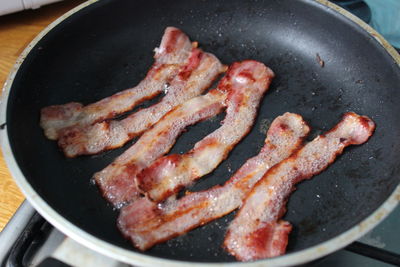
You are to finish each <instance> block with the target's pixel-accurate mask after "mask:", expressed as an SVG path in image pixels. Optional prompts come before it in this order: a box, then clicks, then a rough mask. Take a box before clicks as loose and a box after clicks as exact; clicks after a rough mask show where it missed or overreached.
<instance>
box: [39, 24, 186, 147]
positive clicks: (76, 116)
mask: <svg viewBox="0 0 400 267" xmlns="http://www.w3.org/2000/svg"><path fill="white" fill-rule="evenodd" d="M191 50H192V44H191V43H190V40H189V38H188V37H187V36H186V35H185V34H184V33H183V32H181V31H180V30H179V29H177V28H174V27H168V28H166V30H165V33H164V36H163V38H162V41H161V44H160V47H159V48H157V49H156V50H155V55H154V58H155V63H154V64H153V66H152V67H151V68H150V70H149V72H148V73H147V75H146V77H145V78H144V79H143V80H142V81H141V82H140V83H139V84H138V85H137V86H136V87H134V88H131V89H127V90H124V91H121V92H119V93H116V94H114V95H112V96H110V97H107V98H104V99H102V100H100V101H98V102H96V103H93V104H90V105H87V106H83V105H82V104H81V103H77V102H71V103H67V104H64V105H53V106H48V107H45V108H43V109H42V110H41V118H40V125H41V127H42V128H43V129H44V133H45V135H46V137H47V138H49V139H51V140H57V139H58V138H59V133H60V132H61V131H62V130H63V129H65V128H67V127H69V126H73V125H79V126H85V125H90V124H93V123H96V122H100V121H103V120H105V119H109V118H113V117H115V116H116V115H118V114H121V113H124V112H126V111H128V110H131V109H132V108H133V107H134V106H136V105H138V104H139V103H141V102H143V101H145V100H147V99H150V98H153V97H155V96H156V95H158V94H159V93H160V92H162V91H163V90H164V86H165V85H166V84H167V83H168V81H170V80H171V79H172V78H173V77H174V76H175V75H176V74H177V73H178V71H179V69H180V68H181V67H182V66H183V65H184V64H185V63H186V61H187V59H188V57H189V54H190V51H191Z"/></svg>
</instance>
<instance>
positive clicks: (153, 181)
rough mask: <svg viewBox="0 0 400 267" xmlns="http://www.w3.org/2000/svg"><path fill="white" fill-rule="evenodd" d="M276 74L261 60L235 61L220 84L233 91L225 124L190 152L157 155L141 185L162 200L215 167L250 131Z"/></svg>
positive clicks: (141, 187)
mask: <svg viewBox="0 0 400 267" xmlns="http://www.w3.org/2000/svg"><path fill="white" fill-rule="evenodd" d="M273 77H274V73H273V72H272V70H270V69H269V68H267V67H266V66H265V65H264V64H262V63H260V62H257V61H254V60H246V61H242V62H240V63H239V62H236V63H233V64H232V65H231V66H230V67H229V71H228V73H227V79H224V80H223V81H222V82H221V83H220V85H219V88H220V89H221V90H225V91H229V94H228V98H227V100H226V105H227V110H226V117H225V119H224V121H223V122H222V126H221V127H220V128H218V129H217V130H215V131H214V132H213V133H211V134H209V135H208V136H206V137H205V138H204V139H202V140H201V141H199V142H197V143H196V144H195V146H194V148H193V149H192V150H190V151H189V152H187V153H186V154H183V155H177V154H174V155H168V156H165V157H162V158H160V159H157V160H156V161H155V162H154V163H153V164H151V165H150V166H149V167H147V168H146V169H144V170H143V171H142V172H141V173H140V174H139V175H138V184H139V188H140V189H142V190H143V191H144V192H145V193H146V195H147V196H148V197H150V198H151V199H152V200H154V201H161V200H164V199H166V198H167V197H169V196H171V195H173V194H175V193H177V192H178V191H179V190H180V189H182V188H183V187H185V186H187V185H189V184H190V183H192V182H193V181H194V180H196V179H198V178H200V177H202V176H204V175H206V174H208V173H210V172H211V171H212V170H214V169H215V168H216V167H217V166H218V165H219V164H220V163H221V161H222V160H224V159H225V158H226V157H227V156H228V153H229V152H230V151H231V150H232V148H233V147H234V146H235V145H236V144H237V143H238V142H239V141H240V140H241V139H242V138H243V137H244V136H245V135H246V134H247V133H248V132H249V131H250V129H251V127H252V126H253V123H254V119H255V117H256V115H257V109H258V106H259V103H260V101H261V99H262V97H263V95H264V93H265V92H266V91H267V90H268V88H269V85H270V83H271V81H272V78H273Z"/></svg>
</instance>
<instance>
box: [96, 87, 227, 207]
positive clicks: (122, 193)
mask: <svg viewBox="0 0 400 267" xmlns="http://www.w3.org/2000/svg"><path fill="white" fill-rule="evenodd" d="M226 95H227V94H226V92H223V91H220V90H216V89H214V90H212V91H210V92H209V93H207V94H206V95H203V96H198V97H195V98H192V99H190V100H188V101H186V102H185V103H183V104H181V105H180V106H178V107H176V108H175V109H173V110H171V111H170V112H169V113H167V114H166V115H165V116H164V117H163V118H162V119H161V120H160V121H159V122H158V123H156V124H155V125H154V126H153V128H151V129H150V130H148V131H146V132H145V133H144V134H143V135H142V136H141V137H140V138H139V140H138V141H137V142H136V143H135V144H134V145H132V146H131V147H130V148H129V149H128V150H126V151H125V152H124V153H123V154H121V155H120V156H119V157H118V158H117V159H115V160H114V162H113V163H111V164H110V165H109V166H107V167H106V168H105V169H103V170H102V171H100V172H98V173H96V174H95V175H94V178H95V181H96V184H97V185H98V187H99V188H100V190H101V191H102V192H103V196H104V197H105V198H106V199H107V200H108V201H110V202H111V203H112V204H114V205H115V206H116V207H120V206H122V205H123V204H125V203H126V202H129V201H131V200H135V199H137V197H138V196H139V191H138V189H137V186H136V181H135V180H136V175H137V174H138V173H139V172H140V171H141V170H142V169H143V168H145V167H147V166H148V165H150V164H151V163H152V162H153V161H154V160H155V159H157V158H159V157H161V156H162V155H164V154H165V153H167V152H168V151H169V150H170V149H171V147H172V146H173V144H174V143H175V140H176V138H177V137H178V136H179V134H180V133H181V132H182V131H183V130H184V129H185V128H186V127H187V126H189V125H191V124H194V123H196V122H198V121H200V120H204V119H207V118H210V117H212V116H214V115H216V114H218V113H220V112H221V111H222V109H223V108H224V105H223V102H224V100H225V98H226Z"/></svg>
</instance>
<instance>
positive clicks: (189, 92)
mask: <svg viewBox="0 0 400 267" xmlns="http://www.w3.org/2000/svg"><path fill="white" fill-rule="evenodd" d="M224 70H225V68H224V66H223V65H222V64H221V62H220V61H219V60H218V59H217V58H216V57H215V56H213V55H211V54H209V53H204V52H203V51H201V50H200V49H198V48H193V49H192V52H191V55H190V57H189V60H188V62H187V63H186V65H184V66H183V67H182V68H181V70H180V72H179V73H178V75H176V76H175V77H174V78H173V79H172V81H171V82H170V83H169V86H168V87H167V88H166V95H165V96H164V97H163V98H162V100H161V101H160V102H159V103H157V104H154V105H152V106H150V107H148V108H145V109H141V110H139V111H137V112H135V113H133V114H131V115H130V116H128V117H127V118H125V119H123V120H110V121H103V122H100V123H96V124H93V125H88V126H85V127H72V128H70V129H67V130H66V131H64V132H63V134H62V136H61V137H60V139H59V142H58V144H59V146H60V147H61V148H62V149H63V150H64V153H65V155H66V156H67V157H74V156H77V155H83V154H95V153H99V152H102V151H104V150H109V149H115V148H117V147H121V146H122V145H124V144H125V143H126V142H128V141H129V140H131V139H132V138H134V137H136V136H138V135H140V134H142V133H143V132H144V131H145V130H147V129H148V128H150V127H151V126H152V125H153V124H155V123H156V122H157V121H158V120H159V119H160V118H161V117H163V116H164V115H165V114H166V113H167V112H168V111H170V110H171V109H172V108H174V107H175V106H177V105H179V104H181V103H183V102H185V101H187V100H189V99H191V98H193V97H195V96H198V95H200V94H201V93H202V92H203V91H204V90H206V89H207V88H208V87H209V86H210V85H211V83H212V82H213V81H214V80H215V78H216V77H217V76H218V75H219V74H220V73H221V72H223V71H224Z"/></svg>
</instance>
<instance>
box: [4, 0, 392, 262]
mask: <svg viewBox="0 0 400 267" xmlns="http://www.w3.org/2000/svg"><path fill="white" fill-rule="evenodd" d="M167 26H176V27H178V28H180V29H182V30H183V31H184V32H185V33H187V34H188V35H189V36H190V38H191V40H196V41H198V42H199V46H200V47H201V48H202V49H204V50H205V51H207V52H211V53H214V54H215V55H216V56H217V57H218V58H219V59H220V60H221V61H222V62H223V63H225V64H230V63H232V62H235V61H241V60H244V59H255V60H258V61H261V62H263V63H265V64H266V65H268V66H269V67H270V68H271V69H273V70H274V72H275V73H276V78H275V80H274V81H273V83H272V85H271V88H270V90H269V91H268V92H267V94H266V96H265V97H264V99H263V101H262V103H261V105H260V109H259V114H258V117H257V121H256V123H255V125H254V127H253V129H252V131H251V132H250V133H249V134H248V135H247V136H246V137H245V138H244V139H243V141H242V142H241V143H240V144H239V145H237V146H236V147H235V148H234V149H233V151H232V152H231V153H230V155H229V157H228V158H227V159H226V160H225V161H224V162H223V163H222V164H221V165H220V166H219V167H218V168H217V169H216V170H215V171H214V172H213V173H211V174H209V175H207V176H206V177H204V178H203V179H201V180H200V181H199V182H198V183H197V184H196V185H195V186H194V187H192V188H190V190H195V191H196V190H201V189H205V188H208V187H210V186H212V185H215V184H221V183H223V182H224V181H226V180H227V179H228V178H229V177H230V176H231V175H232V174H233V173H234V171H235V170H237V169H238V168H239V167H240V166H241V165H242V164H243V163H244V162H245V161H246V160H247V159H248V158H249V157H251V156H253V155H255V154H257V153H258V151H259V149H260V148H261V146H262V145H263V141H264V138H265V125H266V124H268V123H269V122H271V121H272V120H273V119H274V118H275V117H277V116H279V115H281V114H283V113H284V112H295V113H299V114H300V115H302V116H303V117H304V118H305V119H306V120H307V122H309V124H310V126H311V127H312V128H313V136H315V135H317V134H319V133H322V132H324V131H326V130H328V129H330V128H331V127H333V126H334V125H335V124H336V123H337V122H338V121H339V120H340V118H341V116H342V114H343V113H345V112H347V111H354V112H356V113H359V114H363V115H367V116H370V117H371V118H372V119H373V120H374V121H375V122H376V124H377V128H376V131H375V133H374V135H373V136H372V138H371V139H370V140H369V141H368V143H366V144H364V145H362V146H359V147H351V148H348V149H347V150H345V152H344V154H343V155H342V156H340V157H339V158H338V159H337V161H336V162H335V163H334V164H333V165H332V166H331V167H329V168H328V169H327V170H326V171H324V172H323V173H321V174H320V175H318V176H316V177H314V178H313V179H312V180H309V181H306V182H303V183H301V184H299V185H298V186H297V190H296V191H295V192H294V193H293V194H292V195H291V197H290V199H289V202H288V211H287V214H286V215H285V217H284V219H285V220H288V221H289V222H291V223H292V224H293V227H294V230H293V232H292V233H291V235H290V240H289V247H288V253H291V252H295V251H299V250H302V249H305V248H308V247H310V246H313V245H317V244H319V243H321V242H323V241H326V240H329V239H330V238H333V237H335V236H337V235H338V234H341V233H343V232H344V231H346V230H348V229H350V228H351V227H353V226H355V225H356V224H357V223H359V222H360V221H362V220H363V219H365V218H366V217H367V216H368V215H369V214H371V213H372V212H373V211H374V210H376V209H377V208H378V207H379V206H380V205H381V204H382V203H383V202H384V201H385V200H386V199H387V198H388V196H389V195H390V193H391V192H393V190H394V189H395V187H396V186H397V185H398V184H399V177H400V175H399V174H400V166H399V165H398V162H400V155H399V153H398V151H400V136H399V133H400V116H398V114H400V105H398V103H400V94H399V93H398V90H399V84H400V70H399V68H398V66H397V64H396V63H395V62H394V60H393V59H392V58H391V56H390V55H389V54H388V53H387V52H386V51H385V49H384V48H383V47H382V46H380V45H379V44H378V43H377V42H376V40H375V39H373V38H372V37H371V36H370V35H368V34H367V33H366V32H365V31H364V30H362V29H361V28H360V27H359V26H358V25H357V24H355V23H354V22H352V21H350V20H349V19H347V18H345V17H343V16H342V15H340V14H338V13H336V12H334V11H333V10H331V9H329V8H327V7H325V6H323V5H321V4H318V3H316V2H313V1H305V0H304V1H300V0H299V1H292V0H280V1H239V0H235V1H228V0H223V1H211V0H210V1H184V0H177V1H166V0H165V1H163V0H146V1H142V0H137V1H129V0H125V1H124V0H113V1H111V0H104V1H99V2H96V3H94V4H92V5H90V6H88V7H86V8H84V9H82V10H80V11H79V12H77V13H75V14H74V15H72V16H70V17H68V18H67V19H66V20H65V21H63V22H62V23H60V24H59V25H58V26H56V27H55V28H54V29H53V30H51V31H50V32H49V33H48V34H47V35H46V36H45V37H44V38H43V39H41V40H40V41H39V43H38V44H37V45H36V46H35V47H34V48H33V49H32V51H31V52H30V54H29V55H28V57H27V58H26V59H25V61H24V63H23V64H22V65H21V67H20V69H19V71H18V73H17V75H16V77H15V79H14V81H13V84H12V90H11V92H10V96H9V100H8V101H9V102H8V109H7V129H8V135H9V138H10V143H11V147H12V150H13V153H14V155H15V158H16V160H17V162H18V165H19V167H20V168H21V170H22V172H23V174H24V176H25V177H26V179H27V180H28V182H29V183H30V184H31V185H32V187H33V188H34V190H35V191H36V192H37V193H38V194H39V195H40V197H42V198H43V199H44V200H45V201H46V202H47V203H48V204H49V205H50V206H51V207H52V208H53V209H54V210H55V211H57V212H58V213H59V214H61V215H62V216H63V217H65V218H66V219H67V220H68V221H70V222H72V223H73V224H74V225H76V226H77V227H79V228H81V229H83V230H84V231H86V232H88V233H90V234H92V235H94V236H96V237H98V238H100V239H102V240H104V241H106V242H109V243H112V244H114V245H116V246H118V247H122V248H126V249H130V250H133V251H136V250H135V249H134V248H133V247H132V246H131V244H130V243H129V242H128V241H126V240H124V239H123V238H122V235H120V233H119V232H118V230H117V228H116V218H117V215H118V212H117V211H115V210H113V209H112V207H111V206H110V205H108V204H107V203H106V201H105V200H104V199H102V197H101V195H100V193H99V192H98V190H97V188H96V186H94V185H93V184H92V183H91V177H92V175H93V174H94V173H95V172H97V171H99V170H101V169H102V168H104V167H105V166H107V165H108V164H109V163H111V162H112V161H113V159H114V158H115V157H117V156H118V155H119V154H121V153H122V152H123V151H124V150H125V149H126V148H128V147H129V146H130V145H131V144H132V142H131V143H129V144H127V145H126V146H124V147H123V148H120V149H117V150H114V151H110V152H107V153H104V154H101V155H97V156H91V157H78V158H75V159H66V158H65V157H64V156H63V154H62V153H61V152H60V151H59V149H58V148H57V145H56V143H55V142H53V141H49V140H47V139H46V138H45V137H44V135H43V132H42V130H41V128H40V126H39V115H40V109H41V108H42V107H45V106H48V105H54V104H63V103H67V102H71V101H74V102H81V103H84V104H88V103H92V102H94V101H96V100H100V99H102V98H104V97H106V96H109V95H111V94H113V93H116V92H118V91H120V90H123V89H126V88H129V87H132V86H134V85H136V84H137V83H138V82H139V81H140V80H141V79H142V78H143V77H144V75H145V74H146V71H147V70H148V68H149V67H150V66H151V64H152V60H153V59H152V56H153V52H152V50H153V48H154V47H156V46H157V45H158V44H159V41H160V39H161V36H162V33H163V31H164V29H165V27H167ZM317 55H318V56H319V57H320V59H321V60H323V61H324V66H323V67H322V66H321V65H320V64H319V62H318V60H317ZM144 106H145V105H144ZM222 119H223V114H222V115H220V116H218V119H213V120H208V121H205V122H202V123H200V124H198V125H195V126H192V127H190V128H189V130H188V131H187V132H186V133H184V134H183V135H182V136H181V137H180V138H179V139H178V141H177V143H176V145H175V146H174V148H173V150H172V151H171V153H182V152H185V151H187V150H189V149H190V148H191V147H192V146H193V144H194V143H196V142H197V141H198V140H200V139H201V138H202V137H204V136H205V135H207V134H208V133H210V132H211V131H213V130H214V129H216V128H218V127H219V125H220V121H221V120H222ZM232 218H233V214H230V215H228V216H225V217H223V218H221V219H219V220H216V221H214V222H212V223H210V224H207V225H205V226H203V227H200V228H198V229H195V230H194V231H191V232H189V233H188V234H186V235H184V236H181V237H178V238H175V239H173V240H170V241H168V242H166V243H164V244H160V245H157V246H155V247H154V248H152V249H150V250H149V251H146V252H144V253H145V254H147V255H153V256H157V257H163V258H170V259H176V260H187V261H196V262H229V261H234V258H233V257H232V256H230V255H228V254H227V253H226V252H224V251H223V249H222V248H221V244H222V241H223V237H224V234H225V230H226V227H227V225H228V224H229V222H230V221H231V219H232ZM139 253H142V252H139Z"/></svg>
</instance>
